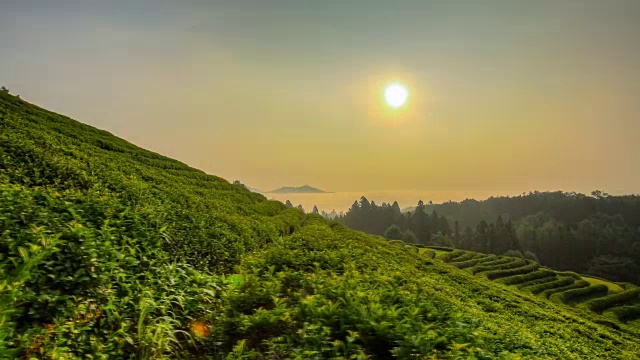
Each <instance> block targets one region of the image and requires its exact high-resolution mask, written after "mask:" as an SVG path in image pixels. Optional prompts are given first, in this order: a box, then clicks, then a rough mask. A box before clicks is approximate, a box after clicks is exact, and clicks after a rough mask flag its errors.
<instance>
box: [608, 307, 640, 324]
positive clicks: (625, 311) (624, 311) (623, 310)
mask: <svg viewBox="0 0 640 360" xmlns="http://www.w3.org/2000/svg"><path fill="white" fill-rule="evenodd" d="M608 312H611V313H613V314H614V315H615V316H616V318H618V320H620V321H622V322H625V323H626V322H628V321H632V320H637V319H640V304H637V305H629V306H620V307H616V308H613V309H611V310H609V311H608Z"/></svg>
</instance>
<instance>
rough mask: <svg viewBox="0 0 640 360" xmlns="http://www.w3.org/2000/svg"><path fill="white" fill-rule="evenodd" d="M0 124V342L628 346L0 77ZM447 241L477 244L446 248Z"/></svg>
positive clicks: (453, 353)
mask: <svg viewBox="0 0 640 360" xmlns="http://www.w3.org/2000/svg"><path fill="white" fill-rule="evenodd" d="M0 130H1V131H0V270H1V272H0V357H2V358H5V357H6V358H24V359H45V358H52V359H90V358H92V359H122V358H140V359H162V358H171V359H201V358H212V359H223V358H229V359H285V358H286V359H289V358H290V359H296V358H297V359H309V358H315V359H320V358H334V359H336V358H353V359H365V358H377V359H385V358H392V357H395V358H400V359H406V358H482V359H490V358H520V357H521V358H598V357H612V356H613V357H621V358H624V357H627V358H629V357H631V355H634V354H637V353H638V352H640V347H639V346H638V344H637V341H636V340H637V337H638V335H639V332H638V331H636V330H635V329H634V328H632V327H629V329H625V330H626V332H618V331H613V330H612V329H611V328H610V327H605V326H600V325H598V324H596V323H595V322H594V321H596V320H598V318H592V317H590V315H589V314H582V313H577V312H572V311H569V310H565V309H562V308H559V307H557V306H554V305H553V304H550V303H549V302H548V301H545V300H542V299H537V298H534V297H527V296H525V297H523V296H522V294H519V293H517V292H516V290H515V289H509V288H506V287H503V286H495V284H493V283H491V282H489V281H487V280H486V279H484V278H482V277H479V276H472V275H471V274H469V273H468V272H465V271H460V270H458V269H456V268H455V267H454V266H448V265H446V264H444V263H443V262H441V261H434V260H431V259H430V258H429V257H433V256H435V251H434V250H432V249H418V248H417V247H411V251H407V250H406V247H405V245H404V243H403V242H402V241H399V240H394V241H391V242H387V241H385V240H384V239H382V238H381V237H372V236H368V235H365V234H363V233H359V232H355V231H351V230H348V229H347V228H345V227H344V226H343V225H341V224H338V223H329V222H327V221H326V220H325V219H323V218H322V217H321V216H320V215H318V214H308V215H305V214H304V213H303V212H302V211H300V210H297V209H293V208H291V207H287V206H286V205H284V204H281V203H279V202H274V201H268V200H267V199H266V198H264V197H263V196H262V195H259V194H255V193H251V192H250V191H248V190H247V189H246V188H245V187H244V186H239V185H238V184H237V185H233V184H230V183H228V182H227V181H225V180H223V179H220V178H217V177H215V176H210V175H207V174H205V173H203V172H201V171H198V170H195V169H191V168H189V167H188V166H186V165H185V164H182V163H179V162H177V161H174V160H171V159H168V158H165V157H163V156H161V155H158V154H155V153H152V152H149V151H145V150H143V149H140V148H138V147H136V146H135V145H133V144H130V143H128V142H126V141H124V140H121V139H118V138H116V137H114V136H112V135H111V134H109V133H107V132H105V131H101V130H98V129H94V128H92V127H89V126H86V125H82V124H80V123H77V122H75V121H73V120H71V119H68V118H66V117H64V116H60V115H56V114H53V113H50V112H47V111H45V110H43V109H40V108H38V107H35V106H33V105H30V104H28V103H26V102H23V101H21V100H19V99H17V98H16V97H13V96H9V95H6V94H3V93H0ZM362 203H363V204H364V205H366V203H365V202H364V201H363V202H362ZM369 205H371V204H369ZM428 218H429V219H433V220H435V219H438V221H440V219H441V217H438V216H433V215H432V216H429V217H428ZM432 225H433V226H435V225H436V224H435V222H434V223H433V224H432ZM438 226H439V227H440V228H445V226H444V223H442V222H440V223H439V225H438ZM389 244H395V245H402V246H389ZM446 251H448V252H449V253H448V254H447V255H449V256H451V253H452V252H453V251H452V249H449V248H447V250H446ZM462 255H465V256H468V257H469V258H472V259H473V258H474V257H477V256H480V255H468V254H467V253H465V252H458V253H457V254H455V255H454V256H451V259H454V258H455V257H457V256H462ZM488 259H489V260H492V259H493V258H492V257H488ZM508 260H509V261H513V259H508ZM489 263H493V265H494V266H500V265H499V264H500V263H499V262H498V263H496V262H495V261H493V260H492V261H489V262H486V263H485V262H481V263H479V264H489ZM599 321H601V320H599ZM567 339H571V340H572V341H567Z"/></svg>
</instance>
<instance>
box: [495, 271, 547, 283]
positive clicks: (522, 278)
mask: <svg viewBox="0 0 640 360" xmlns="http://www.w3.org/2000/svg"><path fill="white" fill-rule="evenodd" d="M554 276H555V273H554V272H553V271H549V270H538V271H532V272H530V273H525V274H522V275H513V276H509V277H503V278H501V279H500V282H501V283H503V284H507V285H516V284H521V283H525V282H528V281H531V280H538V279H542V278H549V277H554Z"/></svg>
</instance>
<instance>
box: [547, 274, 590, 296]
mask: <svg viewBox="0 0 640 360" xmlns="http://www.w3.org/2000/svg"><path fill="white" fill-rule="evenodd" d="M565 279H566V278H565ZM588 286H589V283H588V282H586V281H584V280H578V281H575V279H574V281H573V282H572V283H569V284H567V285H564V286H556V287H553V288H549V289H546V290H544V291H542V292H540V293H539V294H538V296H540V297H543V298H545V299H548V298H549V297H550V296H551V295H553V294H555V293H560V292H563V291H568V290H573V289H581V288H585V287H588Z"/></svg>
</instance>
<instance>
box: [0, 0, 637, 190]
mask: <svg viewBox="0 0 640 360" xmlns="http://www.w3.org/2000/svg"><path fill="white" fill-rule="evenodd" d="M53 3H56V4H55V5H54V4H53ZM107 3H108V4H107ZM638 19H640V1H633V0H631V1H616V0H610V1H596V0H594V1H579V0H575V1H573V0H566V1H526V2H525V1H511V0H510V1H478V0H469V1H426V0H416V1H388V0H385V1H379V0H366V1H365V0H362V1H344V0H340V1H337V0H324V1H310V0H309V1H302V0H296V1H294V0H291V1H263V0H255V1H238V0H235V1H157V0H154V1H151V0H149V1H129V0H127V1H79V0H78V1H55V2H54V1H44V0H42V1H29V0H26V1H25V0H21V1H18V0H2V1H0V85H5V86H7V87H8V88H9V89H11V91H12V93H17V94H20V95H21V97H22V98H23V99H25V100H27V101H29V102H32V103H35V104H37V105H39V106H42V107H45V108H47V109H50V110H53V111H56V112H60V113H63V114H65V115H68V116H70V117H72V118H74V119H77V120H80V121H82V122H85V123H88V124H90V125H93V126H96V127H99V128H102V129H105V130H108V131H110V132H112V133H114V134H116V135H117V136H120V137H123V138H125V139H127V140H129V141H132V142H134V143H135V144H137V145H139V146H142V147H145V148H148V149H151V150H153V151H156V152H159V153H162V154H164V155H167V156H170V157H173V158H176V159H178V160H181V161H183V162H185V163H187V164H189V165H191V166H193V167H197V168H200V169H202V170H204V171H206V172H208V173H210V174H215V175H219V176H222V177H224V178H226V179H228V180H230V181H233V180H235V179H239V180H241V181H242V182H243V183H245V184H247V185H249V186H252V187H255V188H260V189H265V190H270V189H274V188H277V187H280V186H291V185H303V184H310V185H313V186H316V187H319V188H322V189H326V190H330V191H345V192H347V191H365V190H366V191H372V190H390V189H398V190H405V189H430V190H434V191H444V190H446V191H458V192H464V191H470V192H471V191H489V192H495V193H496V194H500V193H506V192H514V191H516V192H522V191H529V190H536V189H538V190H556V189H561V190H566V191H580V192H590V191H591V190H594V189H602V190H605V191H607V192H610V193H614V194H615V193H638V192H640V157H639V154H640V141H639V139H638V138H639V137H640V21H638ZM393 82H399V83H401V84H403V85H404V86H406V87H407V89H408V90H409V92H410V96H409V98H408V101H407V103H406V104H404V105H403V106H401V107H399V108H398V109H391V108H390V107H388V106H386V105H385V104H384V102H383V97H382V93H383V91H384V86H385V85H387V84H390V83H393Z"/></svg>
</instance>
